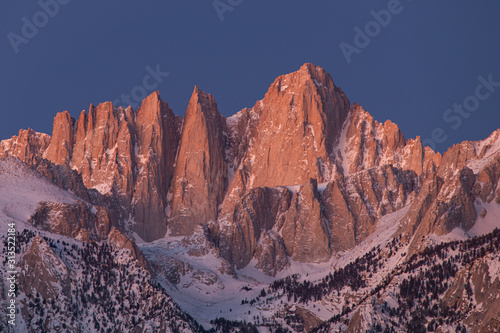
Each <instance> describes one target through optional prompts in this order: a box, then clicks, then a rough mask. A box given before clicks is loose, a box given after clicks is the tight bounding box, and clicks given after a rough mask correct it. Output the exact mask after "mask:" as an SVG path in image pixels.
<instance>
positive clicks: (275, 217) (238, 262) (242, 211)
mask: <svg viewBox="0 0 500 333" xmlns="http://www.w3.org/2000/svg"><path fill="white" fill-rule="evenodd" d="M291 198H292V193H291V192H290V191H289V190H288V189H286V188H284V187H278V188H268V187H258V188H253V189H251V190H250V191H249V193H248V194H246V195H245V196H244V197H243V198H242V200H241V202H240V203H238V204H237V205H236V207H234V210H233V212H232V214H231V217H230V220H223V221H220V223H219V224H217V225H216V227H215V229H213V230H211V231H210V232H211V234H212V235H211V238H212V239H213V240H214V241H215V243H216V245H217V247H219V248H220V251H221V255H222V257H223V258H225V259H227V260H228V261H229V262H231V263H232V264H234V265H235V266H236V267H237V268H243V267H245V266H246V265H247V264H248V263H249V262H250V260H251V259H252V257H253V256H254V254H255V252H256V251H257V249H259V253H260V254H264V253H265V254H264V256H263V257H260V256H259V260H260V261H261V263H260V265H261V266H269V267H270V268H269V272H272V271H273V268H271V267H275V265H276V267H280V268H283V267H284V266H285V265H286V264H287V261H286V262H284V261H283V260H281V259H279V258H277V257H274V256H273V258H272V259H271V260H268V259H266V256H267V253H269V251H272V252H275V253H280V254H281V257H283V255H282V254H283V252H284V251H283V249H282V248H280V246H282V244H281V242H280V241H279V238H278V239H277V238H276V237H273V236H272V233H271V234H269V235H268V234H267V233H268V232H269V231H271V230H272V229H273V228H274V229H275V230H278V229H279V228H281V226H282V225H283V223H284V221H285V212H286V211H287V210H288V209H289V207H290V203H291ZM262 235H264V240H263V241H262V242H261V243H260V244H259V241H260V239H261V236H262ZM266 243H267V246H266Z"/></svg>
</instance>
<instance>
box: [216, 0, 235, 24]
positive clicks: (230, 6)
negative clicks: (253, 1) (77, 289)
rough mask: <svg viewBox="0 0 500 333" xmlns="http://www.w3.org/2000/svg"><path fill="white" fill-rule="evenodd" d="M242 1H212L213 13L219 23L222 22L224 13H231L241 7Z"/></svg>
mask: <svg viewBox="0 0 500 333" xmlns="http://www.w3.org/2000/svg"><path fill="white" fill-rule="evenodd" d="M242 2H243V0H214V1H213V2H212V5H213V6H214V9H215V12H216V13H217V15H218V16H219V20H220V21H221V22H223V21H224V13H226V12H232V11H234V9H235V8H236V7H238V6H239V5H241V3H242Z"/></svg>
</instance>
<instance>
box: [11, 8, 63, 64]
mask: <svg viewBox="0 0 500 333" xmlns="http://www.w3.org/2000/svg"><path fill="white" fill-rule="evenodd" d="M69 2H70V0H39V1H38V6H39V7H40V8H41V10H39V11H37V12H35V13H34V14H33V15H32V17H31V19H29V18H28V17H26V16H23V17H22V18H21V22H22V26H21V31H20V32H21V33H20V34H17V33H15V32H9V33H8V34H7V39H8V40H9V42H10V45H12V49H13V50H14V53H16V54H18V53H19V51H20V50H19V46H20V45H21V44H28V43H29V41H30V40H32V39H33V38H35V37H36V36H37V35H38V32H39V31H40V29H41V28H43V27H45V26H46V25H47V24H48V23H49V21H50V18H53V17H55V16H56V15H57V14H58V13H59V9H60V6H62V5H66V4H68V3H69Z"/></svg>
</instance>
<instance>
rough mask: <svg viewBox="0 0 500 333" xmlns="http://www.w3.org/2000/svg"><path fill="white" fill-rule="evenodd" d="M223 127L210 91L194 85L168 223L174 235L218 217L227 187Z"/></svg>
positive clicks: (181, 144) (187, 112)
mask: <svg viewBox="0 0 500 333" xmlns="http://www.w3.org/2000/svg"><path fill="white" fill-rule="evenodd" d="M225 131H226V129H225V119H224V118H223V117H222V116H221V115H220V114H219V111H218V110H217V104H216V103H215V100H214V98H213V97H212V95H210V94H207V93H205V92H203V91H201V90H200V89H199V88H198V87H195V89H194V91H193V94H192V96H191V100H190V101H189V105H188V107H187V110H186V115H185V118H184V125H183V128H182V136H181V141H180V148H179V154H178V157H177V164H176V167H175V174H174V180H173V186H172V193H173V197H172V204H171V215H170V221H169V227H170V230H171V232H172V234H173V235H189V234H191V233H192V232H193V230H194V227H195V226H196V225H197V224H200V223H204V222H208V221H215V220H217V213H218V207H219V205H220V204H221V203H222V200H223V199H224V193H225V190H226V187H227V165H226V162H225V156H224V154H225V138H224V137H225Z"/></svg>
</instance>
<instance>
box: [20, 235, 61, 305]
mask: <svg viewBox="0 0 500 333" xmlns="http://www.w3.org/2000/svg"><path fill="white" fill-rule="evenodd" d="M19 267H20V268H21V272H20V274H19V289H20V290H21V291H22V292H23V293H25V294H31V295H36V294H40V296H41V297H42V299H48V298H55V297H56V296H57V295H58V294H61V293H63V294H64V295H66V296H69V295H70V290H71V289H70V288H71V287H70V284H69V283H70V281H69V273H70V272H69V269H68V268H67V267H66V264H65V263H64V262H63V261H62V260H60V259H59V258H58V257H57V256H56V254H55V253H54V251H53V250H52V248H51V247H50V246H49V244H47V242H46V241H45V240H44V239H43V238H41V237H40V236H35V237H34V238H33V240H32V241H31V244H30V245H29V248H28V249H26V251H25V252H24V253H23V255H22V257H21V260H20V261H19Z"/></svg>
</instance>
